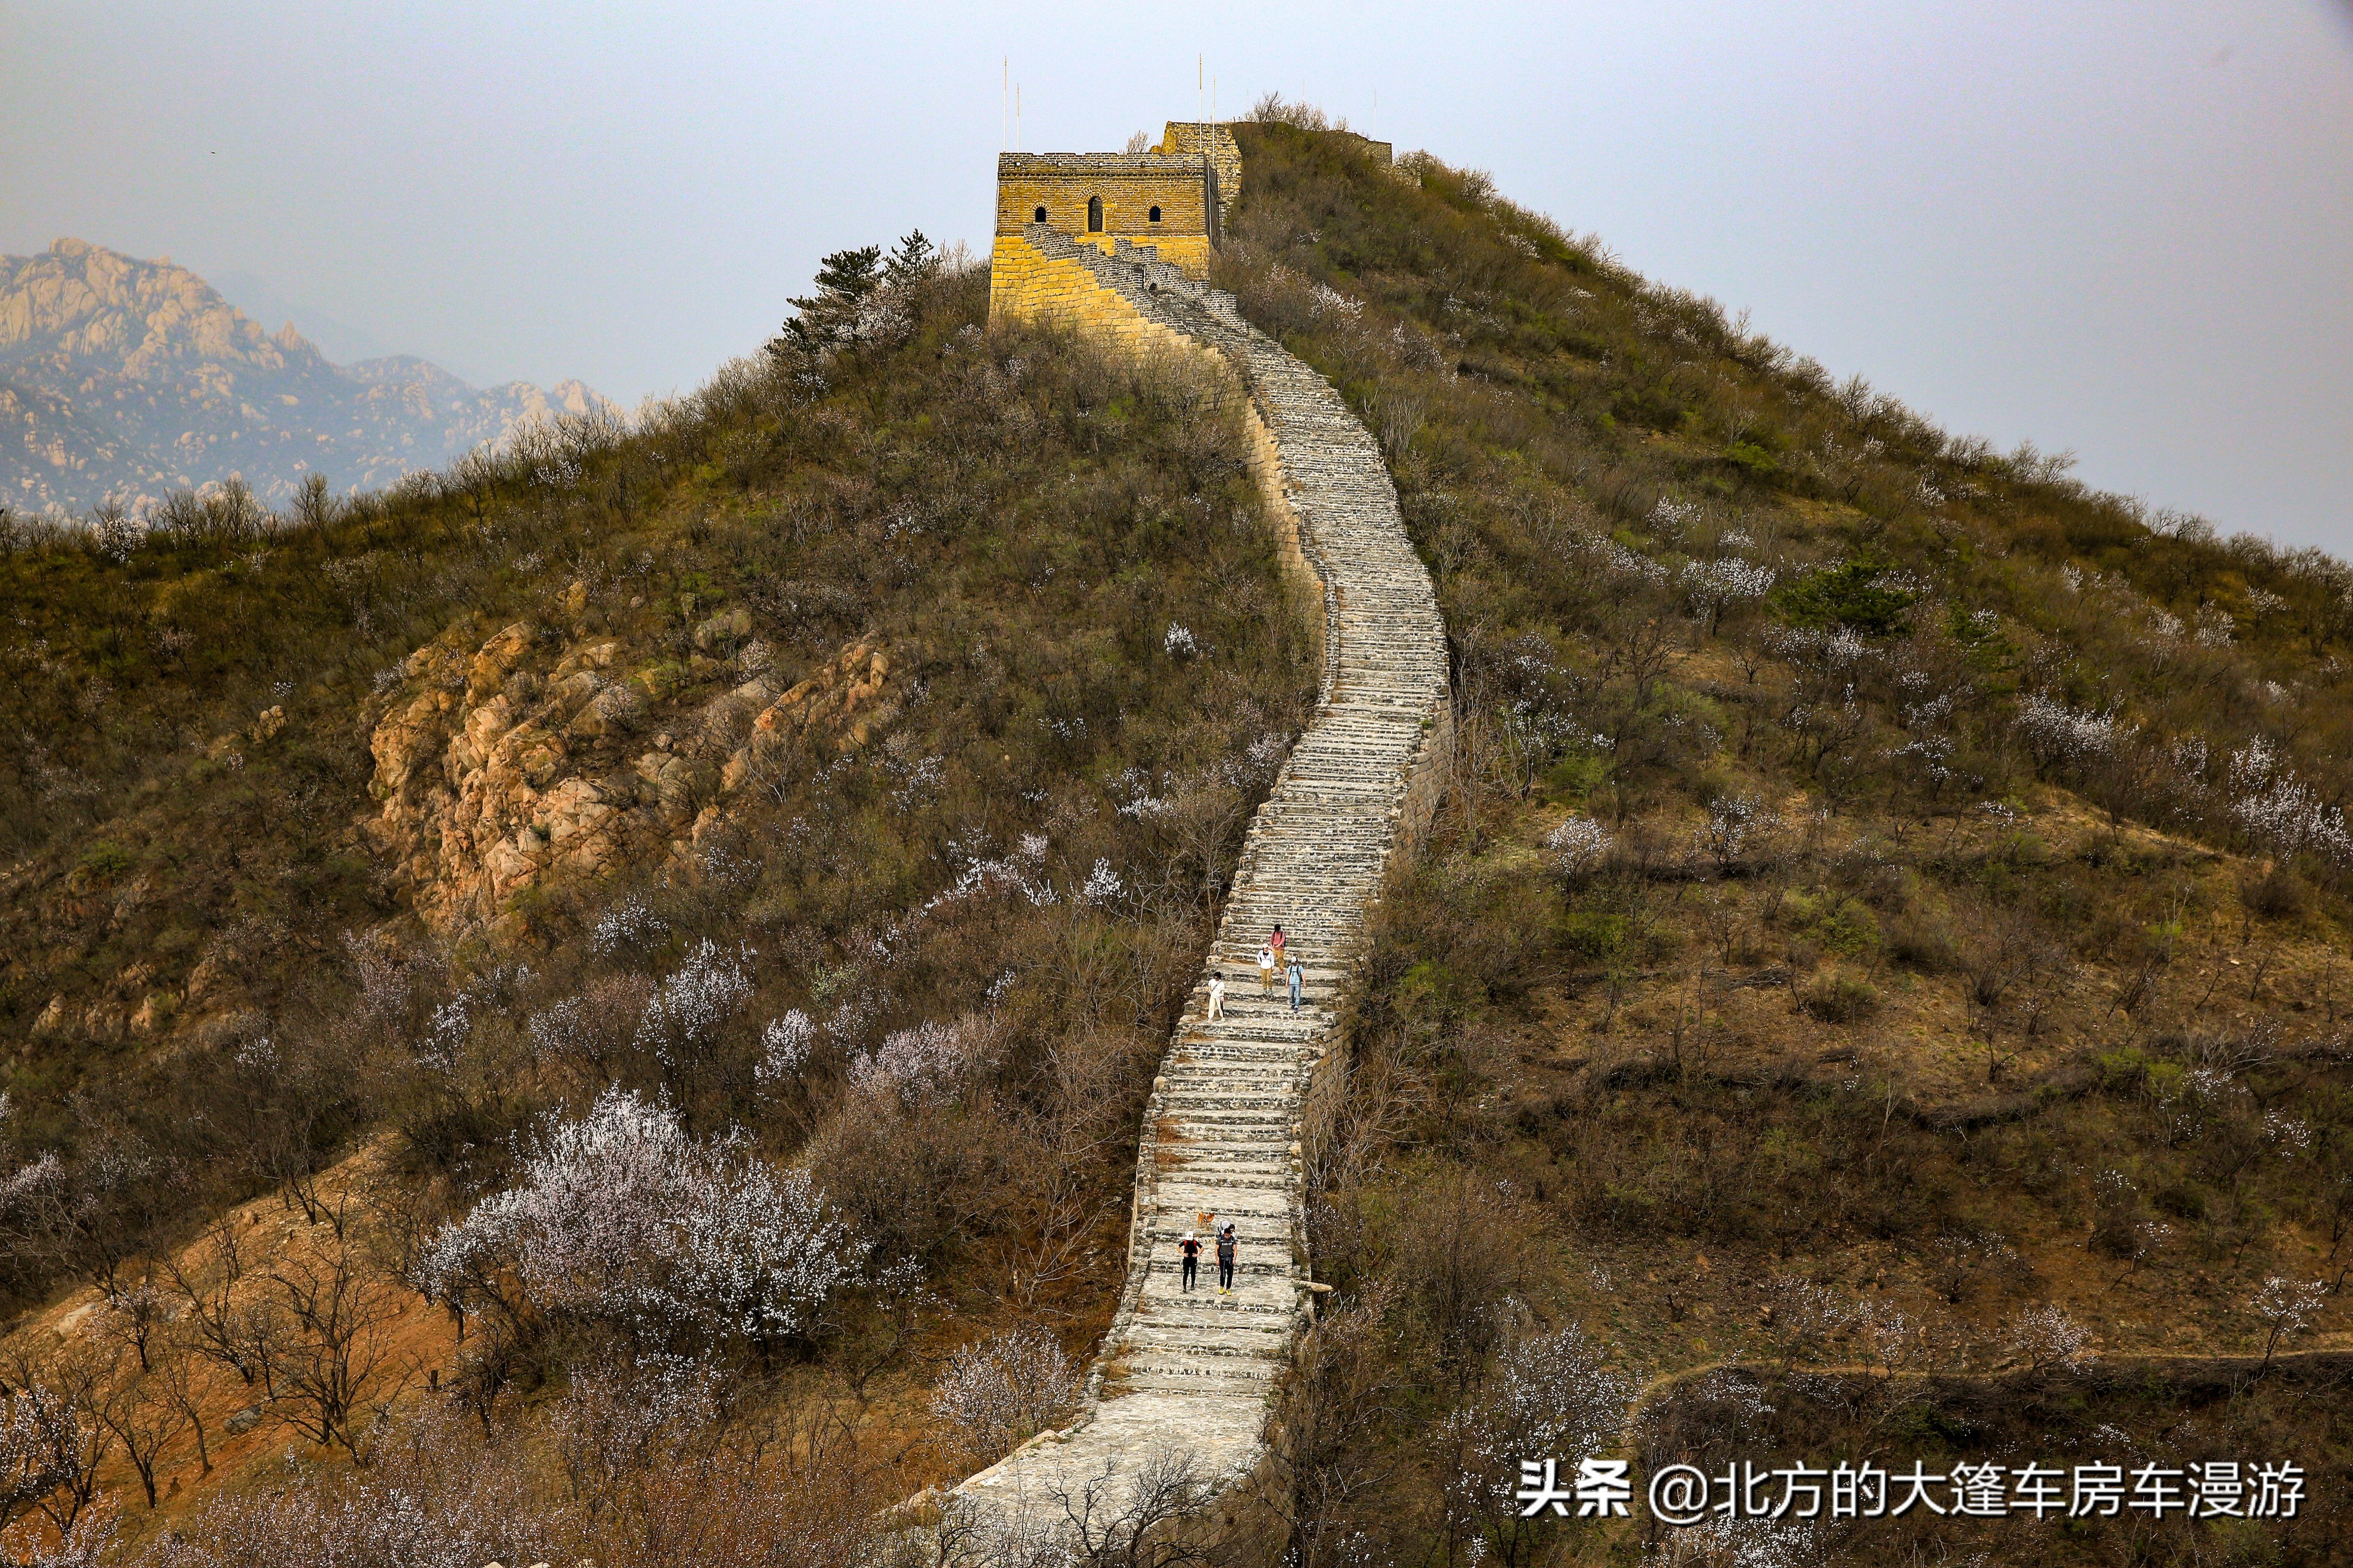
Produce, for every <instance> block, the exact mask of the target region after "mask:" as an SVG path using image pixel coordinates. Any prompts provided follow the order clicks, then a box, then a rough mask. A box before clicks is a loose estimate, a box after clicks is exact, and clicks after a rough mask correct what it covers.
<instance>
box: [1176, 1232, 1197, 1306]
mask: <svg viewBox="0 0 2353 1568" xmlns="http://www.w3.org/2000/svg"><path fill="white" fill-rule="evenodd" d="M1176 1251H1177V1255H1178V1256H1179V1257H1181V1258H1184V1260H1185V1293H1186V1294H1187V1295H1188V1296H1189V1295H1191V1294H1192V1292H1193V1281H1194V1280H1195V1279H1198V1277H1199V1275H1200V1269H1201V1238H1200V1237H1198V1236H1195V1235H1194V1234H1193V1233H1192V1232H1191V1231H1189V1230H1188V1231H1187V1232H1186V1233H1185V1239H1184V1240H1182V1241H1180V1242H1178V1243H1177V1244H1176Z"/></svg>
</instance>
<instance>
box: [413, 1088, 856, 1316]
mask: <svg viewBox="0 0 2353 1568" xmlns="http://www.w3.org/2000/svg"><path fill="white" fill-rule="evenodd" d="M853 1242H854V1238H853V1237H851V1235H850V1234H849V1227H848V1226H845V1225H844V1224H843V1223H842V1222H841V1221H840V1220H839V1219H838V1218H836V1217H835V1215H834V1212H833V1209H832V1207H831V1205H829V1204H828V1202H827V1200H826V1196H825V1194H824V1193H823V1192H822V1191H820V1190H819V1189H818V1187H817V1186H816V1184H814V1183H813V1182H811V1181H810V1179H809V1177H808V1175H807V1173H805V1172H800V1171H790V1172H782V1173H779V1172H777V1171H775V1170H773V1169H771V1168H770V1167H769V1166H768V1165H766V1164H765V1163H762V1162H761V1161H759V1160H757V1159H755V1158H754V1157H753V1156H752V1155H751V1153H750V1152H748V1150H746V1149H745V1148H744V1145H743V1142H741V1140H740V1139H734V1138H722V1139H717V1140H713V1141H710V1142H698V1141H697V1140H695V1139H694V1138H692V1137H691V1136H690V1135H689V1134H688V1133H687V1132H686V1131H685V1130H684V1129H683V1128H682V1127H681V1126H680V1124H679V1120H678V1115H677V1113H676V1112H675V1111H673V1110H670V1109H669V1108H668V1107H666V1106H660V1105H652V1104H649V1103H647V1102H646V1101H644V1100H640V1099H638V1096H637V1095H635V1094H634V1093H631V1092H630V1091H628V1090H627V1089H618V1088H615V1089H607V1090H606V1092H605V1093H604V1094H603V1095H602V1096H601V1097H599V1099H598V1100H597V1101H596V1105H595V1106H594V1107H593V1108H592V1109H591V1110H590V1111H589V1113H588V1114H587V1115H586V1116H585V1117H583V1118H582V1119H580V1120H579V1121H554V1120H553V1119H551V1120H550V1121H549V1122H548V1123H547V1124H545V1125H544V1126H543V1128H542V1130H541V1131H540V1134H539V1137H538V1139H537V1141H536V1146H535V1147H534V1148H533V1151H532V1153H531V1155H530V1156H529V1158H527V1159H526V1160H525V1161H524V1163H523V1168H522V1178H521V1180H520V1181H518V1182H517V1183H516V1184H515V1185H513V1186H512V1187H510V1188H509V1189H508V1190H507V1191H505V1192H503V1193H501V1194H497V1195H496V1196H494V1197H491V1198H490V1199H487V1200H486V1201H484V1202H483V1203H482V1204H481V1205H479V1206H478V1207H476V1208H475V1210H474V1211H473V1213H472V1214H470V1215H468V1216H467V1217H466V1218H465V1219H463V1220H462V1221H459V1222H458V1223H455V1224H452V1225H450V1226H446V1227H444V1228H443V1229H442V1231H441V1232H440V1233H439V1234H438V1236H436V1237H434V1238H433V1240H432V1241H431V1242H430V1243H429V1244H428V1245H427V1247H425V1249H424V1251H423V1253H422V1254H421V1256H420V1258H419V1260H418V1263H417V1268H416V1272H415V1283H416V1284H417V1287H418V1288H419V1289H422V1290H423V1291H424V1292H425V1293H426V1294H427V1295H430V1296H433V1297H435V1298H437V1299H440V1300H451V1301H459V1300H463V1299H464V1297H465V1296H466V1295H467V1294H468V1293H469V1292H473V1293H480V1292H481V1291H483V1290H485V1289H496V1288H497V1286H498V1284H499V1283H501V1282H503V1281H506V1280H509V1279H511V1280H512V1282H513V1283H514V1284H515V1285H516V1286H518V1287H520V1289H521V1292H522V1303H521V1305H527V1306H529V1307H532V1308H536V1309H537V1310H542V1311H545V1312H552V1313H557V1314H563V1315H567V1316H574V1317H579V1318H584V1319H591V1320H599V1321H608V1322H612V1323H616V1324H621V1325H626V1326H628V1327H631V1328H634V1329H638V1330H639V1331H650V1332H653V1333H655V1334H657V1335H664V1334H668V1333H670V1332H674V1331H685V1332H689V1333H691V1334H693V1335H697V1336H700V1337H703V1338H706V1339H709V1338H721V1337H725V1336H728V1335H736V1334H740V1335H745V1336H749V1337H752V1338H754V1339H758V1340H762V1341H769V1340H775V1339H780V1338H786V1337H791V1336H807V1335H808V1334H811V1333H813V1332H815V1331H817V1330H818V1328H819V1327H820V1326H821V1324H822V1322H823V1321H824V1317H825V1312H826V1309H827V1307H828V1303H829V1302H830V1301H831V1300H832V1298H833V1296H834V1295H835V1293H836V1292H838V1291H839V1290H841V1289H846V1288H848V1287H849V1286H852V1285H855V1284H857V1283H858V1282H859V1280H860V1278H861V1274H860V1266H859V1263H858V1261H857V1258H856V1251H857V1249H856V1247H854V1245H853Z"/></svg>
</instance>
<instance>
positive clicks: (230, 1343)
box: [163, 1213, 269, 1384]
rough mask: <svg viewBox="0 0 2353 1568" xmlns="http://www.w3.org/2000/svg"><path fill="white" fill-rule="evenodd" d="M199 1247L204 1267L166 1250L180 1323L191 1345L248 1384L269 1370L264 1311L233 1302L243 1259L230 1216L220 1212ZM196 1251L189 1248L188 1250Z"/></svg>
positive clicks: (234, 1220)
mask: <svg viewBox="0 0 2353 1568" xmlns="http://www.w3.org/2000/svg"><path fill="white" fill-rule="evenodd" d="M204 1248H205V1251H206V1254H207V1258H206V1262H207V1264H208V1265H209V1267H202V1266H195V1265H190V1266H183V1264H182V1262H181V1260H180V1259H179V1258H176V1257H174V1256H172V1255H171V1254H169V1253H168V1252H167V1253H166V1254H165V1255H164V1259H163V1264H164V1272H165V1273H166V1274H168V1275H170V1276H171V1279H172V1286H173V1289H175V1290H177V1291H178V1292H179V1294H180V1296H181V1299H182V1300H185V1302H186V1303H187V1311H186V1313H185V1317H184V1319H183V1322H184V1324H185V1332H186V1334H187V1338H188V1342H189V1345H190V1348H191V1349H193V1350H194V1351H195V1352H196V1353H197V1354H199V1355H202V1356H206V1357H208V1358H209V1359H211V1360H213V1361H216V1362H219V1363H221V1364H222V1365H224V1366H227V1367H228V1368H230V1369H231V1370H233V1371H234V1372H235V1373H237V1376H238V1377H239V1378H240V1379H242V1380H243V1381H244V1382H246V1383H248V1384H250V1383H251V1382H253V1380H254V1379H255V1378H257V1377H259V1376H260V1375H261V1374H262V1373H264V1372H265V1371H266V1370H267V1368H268V1365H269V1357H268V1355H267V1353H266V1352H267V1348H268V1347H267V1341H268V1338H269V1335H268V1331H267V1318H266V1315H265V1314H263V1313H261V1312H259V1311H258V1310H256V1308H255V1305H254V1304H253V1303H251V1302H250V1301H245V1302H240V1301H239V1300H237V1286H238V1284H239V1283H240V1282H241V1281H242V1280H243V1279H245V1276H246V1258H245V1249H244V1244H243V1243H242V1242H241V1241H240V1240H239V1238H238V1236H237V1215H235V1214H233V1213H232V1214H227V1215H222V1216H221V1217H220V1218H218V1219H216V1220H215V1221H214V1222H213V1223H212V1225H211V1226H209V1227H208V1228H207V1229H206V1232H205V1236H204ZM195 1250H196V1249H195V1248H191V1249H190V1252H191V1254H192V1255H193V1254H194V1253H195Z"/></svg>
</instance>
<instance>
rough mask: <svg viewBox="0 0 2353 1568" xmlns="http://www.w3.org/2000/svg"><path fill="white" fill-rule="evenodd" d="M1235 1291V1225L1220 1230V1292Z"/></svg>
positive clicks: (1227, 1294) (1225, 1294) (1221, 1293)
mask: <svg viewBox="0 0 2353 1568" xmlns="http://www.w3.org/2000/svg"><path fill="white" fill-rule="evenodd" d="M1233 1293H1234V1227H1233V1226H1230V1225H1229V1226H1226V1228H1225V1229H1223V1230H1221V1231H1219V1232H1218V1294H1219V1295H1220V1296H1230V1295H1232V1294H1233Z"/></svg>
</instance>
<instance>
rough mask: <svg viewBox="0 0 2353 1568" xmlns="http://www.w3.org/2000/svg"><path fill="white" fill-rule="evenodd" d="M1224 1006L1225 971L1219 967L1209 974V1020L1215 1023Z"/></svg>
mask: <svg viewBox="0 0 2353 1568" xmlns="http://www.w3.org/2000/svg"><path fill="white" fill-rule="evenodd" d="M1225 1008H1226V972H1225V971H1224V970H1222V969H1220V970H1219V971H1217V972H1216V973H1212V974H1211V975H1210V976H1209V1022H1211V1023H1213V1024H1214V1023H1216V1022H1217V1021H1218V1015H1219V1014H1220V1013H1222V1012H1224V1011H1225Z"/></svg>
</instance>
